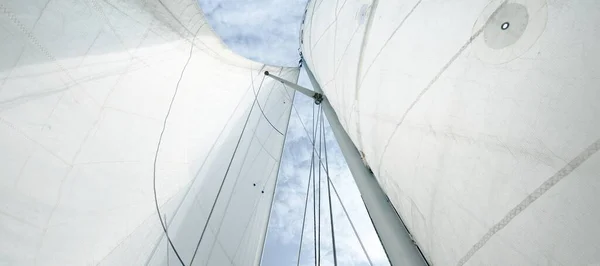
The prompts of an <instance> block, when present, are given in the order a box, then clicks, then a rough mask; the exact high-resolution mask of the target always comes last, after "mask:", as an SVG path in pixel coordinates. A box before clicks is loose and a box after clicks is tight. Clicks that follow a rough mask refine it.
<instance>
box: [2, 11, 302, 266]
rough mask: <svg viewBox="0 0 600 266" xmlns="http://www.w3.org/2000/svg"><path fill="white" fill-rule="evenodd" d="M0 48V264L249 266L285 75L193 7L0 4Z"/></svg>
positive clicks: (271, 176)
mask: <svg viewBox="0 0 600 266" xmlns="http://www.w3.org/2000/svg"><path fill="white" fill-rule="evenodd" d="M0 40H1V41H0V265H34V264H39V265H96V264H100V265H144V264H150V265H167V264H168V265H180V264H181V263H180V260H181V261H183V262H184V264H185V265H191V264H192V263H191V262H192V261H193V265H253V264H257V263H258V261H259V260H260V256H261V252H262V247H263V242H264V235H265V231H266V226H267V219H268V216H269V212H270V207H271V203H272V198H273V191H274V186H275V182H276V179H277V172H278V168H279V160H280V156H281V151H282V146H283V141H284V137H285V133H286V128H287V123H288V119H289V115H290V110H291V109H290V108H291V103H292V102H291V97H292V96H293V94H292V91H290V90H289V89H287V88H284V87H283V86H282V85H281V84H278V83H275V82H273V81H272V80H271V79H263V75H262V73H263V72H264V71H265V70H268V71H270V72H271V73H275V74H277V75H280V76H282V77H284V78H286V79H288V80H295V79H297V76H298V69H297V68H280V67H272V66H264V65H261V64H259V63H255V62H252V61H250V60H247V59H245V58H242V57H241V56H238V55H236V54H234V53H233V52H232V51H230V50H229V49H227V47H225V45H224V44H223V43H222V42H221V40H220V39H219V38H218V37H217V36H216V35H215V33H214V32H213V31H212V30H211V28H210V27H209V26H208V25H207V24H206V19H205V18H204V15H203V13H202V12H201V10H200V9H199V7H198V4H197V2H196V1H194V0H147V1H146V0H122V1H119V0H8V1H1V2H0ZM255 99H256V101H255ZM159 145H160V146H159ZM155 199H156V201H157V203H158V207H159V210H160V213H161V218H162V219H163V224H164V225H165V227H166V228H167V229H168V230H167V231H168V235H169V238H170V239H171V242H172V243H173V246H174V247H175V250H174V249H173V247H172V246H170V245H169V244H168V241H167V237H166V236H165V233H164V231H163V226H162V225H161V222H160V220H159V216H158V212H157V208H156V206H155ZM205 225H206V226H205ZM175 251H177V252H175ZM176 253H177V254H176Z"/></svg>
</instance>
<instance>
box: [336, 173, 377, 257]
mask: <svg viewBox="0 0 600 266" xmlns="http://www.w3.org/2000/svg"><path fill="white" fill-rule="evenodd" d="M327 180H328V181H329V184H330V185H331V187H332V188H333V192H334V193H335V196H336V197H337V199H338V201H339V202H340V206H342V210H344V214H345V215H346V218H348V222H350V226H351V227H352V231H353V232H354V236H356V239H358V243H359V244H360V247H361V249H362V250H363V252H364V253H365V256H366V257H367V260H368V261H369V265H371V266H373V262H372V261H371V257H369V253H367V250H366V249H365V245H364V244H363V242H362V239H360V236H359V235H358V232H357V231H356V227H354V223H353V222H352V219H350V215H348V211H347V210H346V207H345V206H344V203H343V202H342V198H341V197H340V194H339V193H338V191H337V189H336V188H335V185H334V184H333V181H332V180H331V179H330V178H329V175H327Z"/></svg>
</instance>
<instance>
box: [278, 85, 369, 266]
mask: <svg viewBox="0 0 600 266" xmlns="http://www.w3.org/2000/svg"><path fill="white" fill-rule="evenodd" d="M284 86H285V85H284ZM292 107H293V108H294V111H295V112H296V116H298V120H300V124H302V127H303V128H304V132H305V133H306V136H307V138H308V139H309V141H310V140H311V138H310V134H309V133H308V129H306V126H305V125H304V123H303V122H302V117H300V113H298V110H297V109H296V107H295V106H294V105H292ZM313 108H314V107H313ZM314 150H315V149H314V143H313V152H314ZM321 167H325V175H326V176H327V180H328V183H329V184H330V185H331V187H332V188H333V192H334V193H335V195H336V197H337V199H338V201H339V202H340V206H342V210H343V211H344V214H345V215H346V218H348V222H350V226H351V227H352V231H353V232H354V235H355V236H356V239H358V243H359V244H360V247H361V249H362V251H363V253H364V254H365V256H366V257H367V260H368V261H369V265H370V266H373V262H372V261H371V257H369V253H367V250H366V249H365V245H364V244H363V242H362V239H361V238H360V236H359V235H358V232H357V231H356V227H355V226H354V223H353V222H352V220H351V219H350V215H348V211H347V210H346V207H345V206H344V203H343V202H342V199H341V197H340V195H339V194H338V192H337V189H336V188H335V185H334V184H333V181H332V180H331V178H330V176H329V167H326V166H325V165H323V164H321Z"/></svg>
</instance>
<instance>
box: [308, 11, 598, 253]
mask: <svg viewBox="0 0 600 266" xmlns="http://www.w3.org/2000/svg"><path fill="white" fill-rule="evenodd" d="M599 24H600V2H597V1H577V2H570V3H566V2H564V3H563V2H561V1H548V2H546V1H544V0H532V1H524V0H523V1H522V0H509V1H504V0H494V1H471V0H464V1H421V0H415V1H397V0H396V1H394V0H389V1H377V0H374V1H367V0H347V1H318V0H315V1H311V3H310V4H309V7H308V12H307V18H306V21H305V25H304V28H303V46H302V51H303V55H304V58H305V59H306V63H307V64H308V66H309V67H310V69H311V70H312V72H313V73H314V74H315V76H316V79H317V81H318V82H319V84H320V85H321V87H322V88H323V90H324V92H325V94H326V96H327V98H328V99H329V101H330V102H331V104H332V105H333V107H334V109H335V110H336V112H337V115H338V117H339V118H340V121H341V123H342V124H343V126H344V128H345V129H346V131H347V132H348V134H349V135H350V137H351V138H352V140H353V142H354V143H355V144H356V146H357V147H358V149H359V150H360V151H361V152H362V154H363V156H364V160H365V162H366V163H367V164H368V165H369V167H370V168H371V169H372V171H373V172H374V174H375V176H376V177H377V179H378V181H379V184H380V185H381V186H382V187H383V189H384V191H386V193H387V194H388V196H389V198H390V200H391V202H392V203H393V205H394V206H395V208H396V210H397V211H398V212H399V215H400V216H401V218H402V219H403V221H404V222H405V224H406V226H407V228H408V230H409V231H410V233H411V234H412V236H413V237H414V240H415V242H416V244H417V245H418V246H419V248H420V249H421V251H422V252H423V254H424V256H425V257H426V259H427V260H428V261H429V263H430V264H432V265H463V264H464V265H592V264H594V265H595V264H597V263H599V262H600V244H599V243H600V242H598V240H597V236H598V235H600V229H598V226H597V224H599V223H600V211H599V210H600V202H599V201H598V200H597V198H598V197H597V191H598V188H600V179H599V177H600V176H599V173H600V155H598V154H597V151H598V149H600V141H599V139H600V125H599V124H598V121H597V120H598V116H600V105H598V102H599V101H600V94H599V93H598V77H600V64H599V63H598V58H599V57H600V54H599V52H598V50H599V48H600V47H599V46H600V44H599V43H598V40H599V38H600V35H598V34H599V31H598V30H597V29H598V26H597V25H599Z"/></svg>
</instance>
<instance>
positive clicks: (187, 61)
mask: <svg viewBox="0 0 600 266" xmlns="http://www.w3.org/2000/svg"><path fill="white" fill-rule="evenodd" d="M199 31H200V29H198V31H196V34H195V35H194V38H193V40H195V39H196V35H198V32H199ZM193 52H194V45H191V46H190V53H189V55H188V58H187V60H186V62H185V65H184V66H183V69H182V70H181V73H180V74H179V80H177V84H176V85H175V90H174V91H173V96H172V97H171V102H170V103H169V109H167V114H166V115H165V119H164V120H163V125H162V130H161V131H160V136H159V137H158V144H156V152H155V153H154V163H153V167H152V189H153V192H154V205H155V207H156V214H157V215H158V219H159V220H160V225H161V226H162V229H163V231H164V232H165V236H166V237H167V241H168V242H169V245H170V246H171V248H173V252H174V253H175V255H176V256H177V259H178V260H179V262H180V263H181V265H183V266H185V263H184V262H183V259H181V256H179V253H178V252H177V249H176V248H175V245H173V241H171V237H169V234H168V232H167V226H166V224H165V221H163V218H162V216H161V213H160V207H159V206H158V197H157V195H156V163H157V161H158V153H159V151H160V145H161V144H162V139H163V135H164V134H165V130H166V128H167V121H168V120H169V116H170V115H171V110H172V108H173V103H174V102H175V97H176V96H177V92H179V84H180V83H181V80H182V79H183V74H184V73H185V70H186V69H187V66H188V64H189V63H190V60H191V59H192V54H193ZM191 264H192V263H190V265H191Z"/></svg>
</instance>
